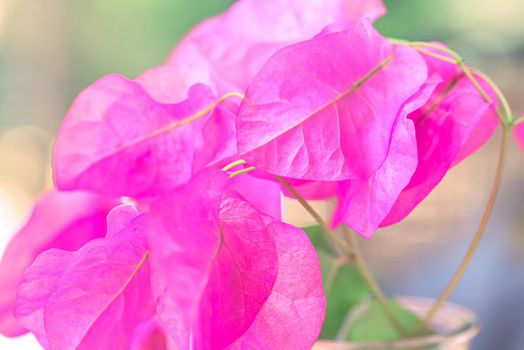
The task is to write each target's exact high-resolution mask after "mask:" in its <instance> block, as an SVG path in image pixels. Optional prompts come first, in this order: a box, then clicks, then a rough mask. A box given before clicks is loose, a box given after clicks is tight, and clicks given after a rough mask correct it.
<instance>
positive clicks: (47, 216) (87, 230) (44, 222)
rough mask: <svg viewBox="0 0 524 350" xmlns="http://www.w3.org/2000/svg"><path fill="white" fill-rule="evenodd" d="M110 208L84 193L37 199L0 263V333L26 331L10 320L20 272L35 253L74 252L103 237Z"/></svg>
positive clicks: (106, 202)
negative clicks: (56, 249)
mask: <svg viewBox="0 0 524 350" xmlns="http://www.w3.org/2000/svg"><path fill="white" fill-rule="evenodd" d="M114 205H116V202H115V201H113V200H109V199H106V198H103V197H99V196H96V195H93V194H90V193H87V192H49V193H46V194H44V195H43V196H42V197H40V199H38V201H37V202H36V204H35V207H34V209H33V212H32V214H31V216H30V217H29V219H28V221H27V222H26V224H25V225H24V227H22V229H20V231H19V232H18V233H17V234H16V235H15V236H14V237H13V239H12V240H11V242H10V243H9V245H8V247H7V249H6V251H5V253H4V255H3V258H2V261H1V262H0V290H1V291H2V292H1V293H0V333H2V334H4V335H6V336H17V335H21V334H23V333H25V332H26V330H25V328H24V327H22V326H20V325H19V324H18V322H17V321H16V320H15V319H14V315H13V307H14V303H15V298H16V291H17V289H18V287H19V285H20V283H21V282H22V276H23V273H24V271H25V269H26V268H27V267H28V266H29V265H31V263H33V261H34V260H35V258H36V257H37V256H38V254H40V253H41V252H43V251H45V250H48V249H51V248H58V249H63V250H76V249H78V248H80V247H81V246H83V245H84V244H85V243H87V242H89V241H90V240H91V239H94V238H98V237H102V236H104V235H105V233H106V225H105V220H106V216H107V213H108V212H109V210H110V209H111V208H112V207H113V206H114Z"/></svg>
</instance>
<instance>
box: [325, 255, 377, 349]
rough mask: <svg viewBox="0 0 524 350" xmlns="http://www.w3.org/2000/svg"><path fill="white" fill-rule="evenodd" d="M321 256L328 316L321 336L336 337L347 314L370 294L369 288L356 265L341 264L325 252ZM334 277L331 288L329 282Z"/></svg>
mask: <svg viewBox="0 0 524 350" xmlns="http://www.w3.org/2000/svg"><path fill="white" fill-rule="evenodd" d="M319 258H320V265H321V267H322V276H323V277H322V279H323V282H324V291H325V293H326V318H325V320H324V325H323V327H322V332H321V334H320V338H322V339H335V337H336V336H337V334H338V332H339V330H340V328H341V326H342V324H343V323H344V320H345V318H346V315H347V314H348V313H349V312H350V311H351V310H352V309H353V308H354V307H355V306H356V305H358V304H360V303H361V302H362V301H363V300H364V299H365V298H366V297H367V296H368V295H369V289H368V286H367V284H366V282H365V281H364V279H363V278H362V276H361V275H360V273H359V272H358V270H357V269H356V267H355V266H354V265H352V264H349V263H345V264H341V262H340V260H338V261H337V260H336V259H334V258H333V257H332V256H329V255H327V254H325V253H319ZM337 264H338V270H337ZM335 273H336V275H334V274H335ZM333 278H334V282H333V284H332V287H331V288H330V287H329V286H328V285H327V284H328V283H331V282H329V279H333Z"/></svg>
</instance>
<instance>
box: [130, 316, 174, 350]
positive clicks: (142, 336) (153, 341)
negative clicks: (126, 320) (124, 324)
mask: <svg viewBox="0 0 524 350" xmlns="http://www.w3.org/2000/svg"><path fill="white" fill-rule="evenodd" d="M170 349H173V350H176V347H175V346H174V345H172V344H170V342H169V336H168V335H167V334H166V333H165V330H164V329H163V328H162V327H161V326H160V324H159V322H158V321H157V320H156V319H154V318H153V319H151V320H148V321H145V322H143V323H141V324H139V325H138V326H137V327H136V328H135V332H134V334H133V338H132V340H131V345H130V347H129V350H170Z"/></svg>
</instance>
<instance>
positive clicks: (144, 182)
mask: <svg viewBox="0 0 524 350" xmlns="http://www.w3.org/2000/svg"><path fill="white" fill-rule="evenodd" d="M215 102H216V99H215V97H214V96H213V95H212V94H211V92H210V90H209V88H207V87H205V86H203V85H196V86H194V87H193V88H192V89H190V90H189V92H188V97H187V99H186V100H185V101H183V102H180V103H177V104H165V103H160V102H158V101H156V100H155V99H154V98H152V97H151V96H150V95H149V94H148V93H147V91H146V90H145V89H144V87H143V86H142V85H140V84H139V83H137V82H134V81H131V80H128V79H126V78H124V77H122V76H118V75H109V76H106V77H105V78H102V79H100V80H99V81H97V82H96V83H95V84H93V85H92V86H91V87H89V88H88V89H86V90H85V91H84V92H82V93H81V94H80V96H79V97H78V98H77V99H76V100H75V102H74V104H73V106H72V107H71V109H70V111H69V113H68V114H67V116H66V118H65V120H64V122H63V124H62V127H61V129H60V133H59V135H58V139H57V142H56V146H55V150H54V177H55V183H56V185H57V187H58V188H60V189H64V190H72V189H86V190H91V191H94V192H97V193H101V194H104V195H108V196H115V197H117V196H129V197H134V198H141V197H152V196H156V195H159V194H162V193H165V192H168V191H170V190H172V189H174V188H175V187H176V186H178V185H180V184H182V183H184V182H187V181H188V180H189V179H190V178H191V177H192V174H193V159H194V158H195V157H196V153H198V151H199V147H203V145H204V141H203V139H204V136H203V135H202V125H203V124H204V123H205V122H206V120H207V117H208V116H206V114H207V113H203V111H206V108H209V106H210V105H213V103H215ZM198 113H203V114H204V115H203V116H202V117H203V118H200V119H197V120H194V121H192V122H190V123H185V122H184V120H185V119H186V118H191V117H193V116H195V115H197V114H198ZM180 123H182V124H183V125H180ZM213 137H216V135H213Z"/></svg>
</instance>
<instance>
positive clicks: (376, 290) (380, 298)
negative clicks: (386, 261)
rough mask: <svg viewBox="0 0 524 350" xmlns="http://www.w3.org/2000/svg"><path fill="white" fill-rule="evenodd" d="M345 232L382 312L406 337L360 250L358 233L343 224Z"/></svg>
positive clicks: (356, 260)
mask: <svg viewBox="0 0 524 350" xmlns="http://www.w3.org/2000/svg"><path fill="white" fill-rule="evenodd" d="M342 229H343V232H344V234H345V235H346V237H347V238H348V240H349V241H350V242H351V246H352V247H353V257H354V259H355V265H356V267H357V269H358V271H359V272H360V274H361V275H362V277H363V278H364V281H366V284H367V285H368V287H369V290H370V291H371V294H372V295H373V297H374V298H375V300H376V301H377V303H378V305H379V306H380V308H381V309H382V312H384V315H385V316H386V317H387V318H388V320H389V322H390V323H391V325H392V326H393V327H394V328H395V330H396V331H397V332H398V333H399V334H400V335H402V336H403V337H405V336H406V335H407V332H406V330H405V329H404V327H403V326H402V324H400V322H399V320H398V319H397V318H396V317H395V315H394V314H393V313H392V312H391V310H390V309H389V306H388V304H387V298H386V295H385V294H384V292H383V291H382V289H381V288H380V285H379V284H378V282H377V280H376V278H375V276H373V274H372V273H371V270H370V269H369V267H368V265H367V263H366V261H365V260H364V256H363V255H362V252H361V251H360V249H359V247H358V243H357V239H356V235H357V234H356V233H355V232H354V231H352V230H350V229H349V227H347V226H345V225H344V226H343V228H342Z"/></svg>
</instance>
